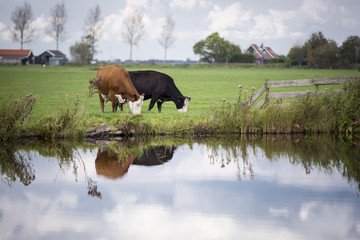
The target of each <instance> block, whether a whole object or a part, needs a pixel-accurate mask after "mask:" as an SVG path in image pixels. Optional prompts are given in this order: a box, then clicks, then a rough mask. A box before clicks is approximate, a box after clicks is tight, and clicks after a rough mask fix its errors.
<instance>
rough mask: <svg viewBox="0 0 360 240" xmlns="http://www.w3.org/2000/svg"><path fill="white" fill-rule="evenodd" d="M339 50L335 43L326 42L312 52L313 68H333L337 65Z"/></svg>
mask: <svg viewBox="0 0 360 240" xmlns="http://www.w3.org/2000/svg"><path fill="white" fill-rule="evenodd" d="M338 56H339V48H338V46H337V44H336V42H335V41H333V40H328V42H327V43H324V44H323V45H321V46H319V47H318V48H316V49H315V50H314V51H313V57H314V59H315V61H314V62H315V64H316V65H315V66H316V67H317V68H333V67H337V66H338V63H339V57H338Z"/></svg>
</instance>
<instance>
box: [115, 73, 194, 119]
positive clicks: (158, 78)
mask: <svg viewBox="0 0 360 240" xmlns="http://www.w3.org/2000/svg"><path fill="white" fill-rule="evenodd" d="M129 75H130V78H131V81H132V82H133V84H134V86H135V88H136V90H137V91H138V92H141V93H145V98H144V100H147V99H150V98H151V101H150V105H149V109H148V110H149V111H150V110H151V109H152V108H153V107H154V105H155V103H157V107H158V111H159V112H161V105H162V104H163V103H164V102H166V101H173V102H174V103H175V105H176V108H177V110H178V111H179V112H186V111H187V107H188V106H189V101H190V99H191V98H189V97H185V96H183V95H182V94H181V92H180V91H179V89H178V88H177V87H176V86H175V83H174V80H173V79H172V78H171V77H170V76H168V75H166V74H164V73H160V72H156V71H129ZM120 108H122V107H121V106H120Z"/></svg>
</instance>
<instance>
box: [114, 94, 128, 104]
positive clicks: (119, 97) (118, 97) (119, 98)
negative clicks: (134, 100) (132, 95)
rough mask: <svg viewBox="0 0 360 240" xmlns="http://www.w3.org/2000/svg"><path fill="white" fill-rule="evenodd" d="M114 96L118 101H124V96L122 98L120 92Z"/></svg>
mask: <svg viewBox="0 0 360 240" xmlns="http://www.w3.org/2000/svg"><path fill="white" fill-rule="evenodd" d="M115 97H116V98H117V99H118V101H119V103H124V102H126V98H122V97H121V95H120V94H115Z"/></svg>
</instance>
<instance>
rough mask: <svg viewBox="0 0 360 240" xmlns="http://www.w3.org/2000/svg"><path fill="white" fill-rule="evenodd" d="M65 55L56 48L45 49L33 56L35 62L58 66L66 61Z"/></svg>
mask: <svg viewBox="0 0 360 240" xmlns="http://www.w3.org/2000/svg"><path fill="white" fill-rule="evenodd" d="M66 60H67V59H66V55H65V54H63V53H62V52H60V51H58V50H47V51H45V52H43V53H42V54H40V55H39V56H37V57H36V58H35V63H36V64H41V65H44V64H45V65H49V66H58V65H62V64H64V63H65V62H66Z"/></svg>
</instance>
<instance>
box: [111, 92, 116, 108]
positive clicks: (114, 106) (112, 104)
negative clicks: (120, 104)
mask: <svg viewBox="0 0 360 240" xmlns="http://www.w3.org/2000/svg"><path fill="white" fill-rule="evenodd" d="M110 97H111V106H112V112H113V113H114V112H115V108H116V99H115V93H114V92H110Z"/></svg>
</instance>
